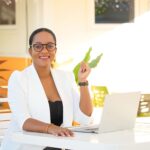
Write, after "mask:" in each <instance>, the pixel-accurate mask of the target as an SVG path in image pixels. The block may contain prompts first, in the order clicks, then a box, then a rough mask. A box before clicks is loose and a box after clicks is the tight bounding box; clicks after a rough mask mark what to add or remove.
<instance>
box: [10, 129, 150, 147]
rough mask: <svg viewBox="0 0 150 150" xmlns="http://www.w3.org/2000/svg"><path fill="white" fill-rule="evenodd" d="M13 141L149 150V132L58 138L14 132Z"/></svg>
mask: <svg viewBox="0 0 150 150" xmlns="http://www.w3.org/2000/svg"><path fill="white" fill-rule="evenodd" d="M12 138H13V140H14V141H17V142H21V143H24V144H32V145H39V146H51V147H59V148H67V149H73V150H83V149H86V150H91V149H94V150H99V149H101V150H149V149H150V130H148V131H147V130H145V131H143V130H141V131H140V130H124V131H117V132H111V133H103V134H95V133H79V132H75V136H74V137H60V136H53V135H49V134H43V133H33V132H16V133H14V134H13V136H12Z"/></svg>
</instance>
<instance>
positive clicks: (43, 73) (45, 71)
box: [35, 66, 51, 79]
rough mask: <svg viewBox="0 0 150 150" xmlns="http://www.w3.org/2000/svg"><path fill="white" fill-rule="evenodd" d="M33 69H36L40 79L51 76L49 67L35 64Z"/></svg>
mask: <svg viewBox="0 0 150 150" xmlns="http://www.w3.org/2000/svg"><path fill="white" fill-rule="evenodd" d="M35 69H36V71H37V73H38V75H39V77H40V79H43V78H48V77H50V76H51V71H50V67H37V66H35Z"/></svg>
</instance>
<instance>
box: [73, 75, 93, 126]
mask: <svg viewBox="0 0 150 150" xmlns="http://www.w3.org/2000/svg"><path fill="white" fill-rule="evenodd" d="M70 78H71V79H70V80H71V83H72V85H71V89H72V98H73V114H74V121H77V122H78V123H80V124H83V125H84V124H90V123H92V122H93V117H92V115H91V116H90V117H89V116H87V115H85V114H84V113H83V112H82V111H81V109H80V106H79V103H80V92H79V89H78V86H77V84H76V82H75V78H74V75H73V73H70Z"/></svg>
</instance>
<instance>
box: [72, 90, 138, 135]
mask: <svg viewBox="0 0 150 150" xmlns="http://www.w3.org/2000/svg"><path fill="white" fill-rule="evenodd" d="M140 97H141V93H140V92H130V93H114V94H111V95H106V97H105V101H104V107H103V111H102V114H101V115H100V117H101V119H100V123H99V124H98V125H89V126H79V127H71V128H70V129H71V130H72V131H76V132H93V133H104V132H112V131H119V130H126V129H132V128H134V125H135V121H136V116H137V111H138V106H139V101H140Z"/></svg>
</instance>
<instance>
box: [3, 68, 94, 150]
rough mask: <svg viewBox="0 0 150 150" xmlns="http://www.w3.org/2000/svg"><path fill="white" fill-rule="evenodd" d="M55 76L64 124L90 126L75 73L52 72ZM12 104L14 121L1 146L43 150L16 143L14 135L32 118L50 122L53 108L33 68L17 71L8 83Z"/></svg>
mask: <svg viewBox="0 0 150 150" xmlns="http://www.w3.org/2000/svg"><path fill="white" fill-rule="evenodd" d="M51 73H52V76H53V79H54V82H55V85H56V88H57V90H58V93H59V95H60V97H61V100H62V102H63V124H62V126H71V125H72V122H73V121H77V122H79V123H80V124H88V123H90V122H91V117H88V116H86V115H85V114H83V113H82V112H81V110H80V108H79V100H80V96H79V92H78V88H77V86H76V83H75V81H74V76H73V73H69V72H65V71H62V70H57V69H51ZM8 101H9V105H10V108H11V111H12V119H11V123H10V126H9V128H8V131H7V132H6V135H5V137H4V140H3V142H2V144H1V150H24V149H26V150H30V149H31V150H34V149H36V150H38V149H39V150H42V149H43V147H36V146H31V145H30V146H29V145H24V144H20V143H16V142H14V141H13V140H12V139H11V134H12V133H13V132H16V131H22V126H23V124H24V122H25V120H27V119H28V118H34V119H38V120H40V121H43V122H46V123H50V120H51V119H50V108H49V104H48V100H47V97H46V94H45V91H44V89H43V86H42V84H41V81H40V79H39V77H38V74H37V72H36V70H35V68H34V66H33V65H31V66H29V67H27V68H26V69H24V70H23V71H14V72H13V73H12V75H11V77H10V79H9V84H8Z"/></svg>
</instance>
